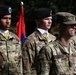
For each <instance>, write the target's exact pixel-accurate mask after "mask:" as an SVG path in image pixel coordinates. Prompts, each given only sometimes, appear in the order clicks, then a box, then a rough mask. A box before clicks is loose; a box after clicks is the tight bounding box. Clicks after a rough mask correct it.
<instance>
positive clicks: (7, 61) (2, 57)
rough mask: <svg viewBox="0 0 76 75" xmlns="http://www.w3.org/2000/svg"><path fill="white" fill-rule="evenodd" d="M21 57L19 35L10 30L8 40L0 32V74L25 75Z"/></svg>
mask: <svg viewBox="0 0 76 75" xmlns="http://www.w3.org/2000/svg"><path fill="white" fill-rule="evenodd" d="M21 57H22V56H21V48H20V44H19V39H18V38H17V36H16V35H15V34H14V33H12V32H9V39H8V40H6V39H5V37H4V36H3V35H2V34H1V33H0V75H23V74H22V58H21ZM16 73H17V74H16Z"/></svg>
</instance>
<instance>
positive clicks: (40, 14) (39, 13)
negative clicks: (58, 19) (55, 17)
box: [34, 8, 52, 19]
mask: <svg viewBox="0 0 76 75" xmlns="http://www.w3.org/2000/svg"><path fill="white" fill-rule="evenodd" d="M34 15H35V19H43V18H46V17H49V16H52V10H51V9H48V8H38V9H35V14H34Z"/></svg>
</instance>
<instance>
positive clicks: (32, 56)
mask: <svg viewBox="0 0 76 75" xmlns="http://www.w3.org/2000/svg"><path fill="white" fill-rule="evenodd" d="M49 38H50V39H49V40H50V41H49V42H52V41H54V40H55V39H56V37H55V36H54V35H52V34H50V36H49ZM47 44H48V41H47V40H46V39H45V38H44V37H43V36H42V34H41V33H40V32H39V31H38V30H37V29H36V30H35V32H33V33H32V34H31V35H30V36H28V37H27V38H26V40H25V41H24V44H23V46H22V55H23V63H24V74H25V75H26V74H28V75H37V73H36V65H37V64H36V61H37V56H38V53H39V51H40V49H41V48H42V46H45V45H47Z"/></svg>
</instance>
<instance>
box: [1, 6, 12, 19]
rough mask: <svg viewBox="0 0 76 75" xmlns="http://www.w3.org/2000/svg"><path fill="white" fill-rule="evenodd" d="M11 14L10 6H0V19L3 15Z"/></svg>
mask: <svg viewBox="0 0 76 75" xmlns="http://www.w3.org/2000/svg"><path fill="white" fill-rule="evenodd" d="M11 12H12V8H11V7H10V6H5V5H0V18H2V17H3V16H4V15H9V14H11Z"/></svg>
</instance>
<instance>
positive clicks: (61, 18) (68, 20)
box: [56, 12, 76, 25]
mask: <svg viewBox="0 0 76 75" xmlns="http://www.w3.org/2000/svg"><path fill="white" fill-rule="evenodd" d="M56 21H57V22H59V23H61V22H62V23H63V24H65V25H74V24H76V20H75V15H73V14H71V13H69V12H58V13H56Z"/></svg>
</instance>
